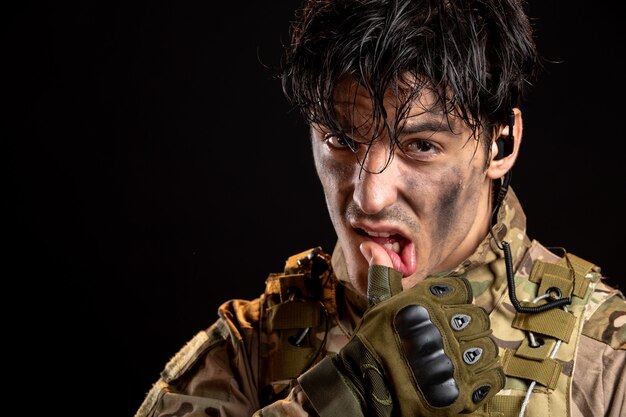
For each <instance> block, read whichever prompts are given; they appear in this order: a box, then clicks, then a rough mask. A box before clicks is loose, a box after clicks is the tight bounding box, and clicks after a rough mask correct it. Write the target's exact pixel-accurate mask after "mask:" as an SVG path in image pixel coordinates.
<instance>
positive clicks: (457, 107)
mask: <svg viewBox="0 0 626 417" xmlns="http://www.w3.org/2000/svg"><path fill="white" fill-rule="evenodd" d="M523 7H524V4H523V3H522V2H521V0H309V1H306V2H305V3H304V6H303V7H302V8H301V9H300V10H299V11H298V12H297V14H296V19H295V21H294V22H293V23H292V27H291V43H290V44H289V45H287V47H286V50H285V59H284V62H283V67H282V81H283V89H284V91H285V94H286V95H287V97H288V98H289V100H290V101H291V103H293V104H294V105H295V106H296V107H298V108H299V109H300V110H301V111H302V114H303V115H304V117H305V118H306V120H307V121H308V122H309V123H319V124H321V125H324V126H327V127H329V128H330V129H339V127H340V126H341V123H340V121H339V118H338V117H337V114H336V112H335V107H334V105H333V93H334V92H335V89H336V88H337V86H338V85H339V84H340V83H341V81H343V80H345V79H347V78H351V79H353V80H354V81H356V82H358V83H359V84H360V85H361V86H363V87H364V88H365V89H366V90H367V92H368V93H369V95H370V97H371V99H372V108H373V114H372V123H373V126H374V127H375V129H374V130H375V131H377V129H380V128H384V129H387V131H388V132H390V133H392V134H393V136H392V137H393V138H394V140H395V139H396V136H395V133H394V132H395V131H396V129H397V128H398V126H400V124H401V123H402V120H403V119H404V118H405V117H406V112H407V111H408V107H409V104H410V103H411V102H412V101H413V100H414V99H415V98H416V97H418V96H419V95H420V94H421V92H422V91H423V90H424V89H430V90H431V91H432V92H433V93H434V94H435V97H436V99H437V102H436V104H435V106H436V109H437V111H443V112H444V113H445V114H446V115H450V114H454V115H456V116H458V117H460V118H461V119H462V120H463V121H464V122H465V123H466V124H467V125H468V126H469V127H470V128H471V129H472V131H473V133H474V135H473V137H474V138H478V137H479V135H478V133H479V132H485V133H487V135H483V136H486V137H487V138H491V134H492V133H493V129H495V128H496V127H497V126H498V125H499V124H502V123H505V121H506V116H507V114H508V112H509V110H510V108H511V107H515V106H518V105H519V104H520V101H521V100H522V99H523V97H524V94H525V90H526V89H527V87H528V86H529V85H530V84H531V82H532V81H533V79H534V77H535V73H536V69H537V67H538V65H537V64H538V62H539V59H538V54H537V50H536V47H535V43H534V40H533V35H532V30H531V25H530V23H529V20H528V18H527V16H526V14H525V13H524V9H523ZM390 88H391V89H393V90H394V91H395V92H396V93H397V96H398V97H399V99H400V106H399V110H398V111H397V113H396V117H395V118H394V120H388V118H387V115H386V112H385V109H384V107H383V98H384V97H385V92H386V91H387V90H388V89H390ZM376 128H377V129H376ZM374 139H375V136H374V137H372V140H374ZM391 142H394V141H391ZM483 142H484V143H485V146H486V147H487V149H490V147H489V145H490V143H489V141H488V140H484V141H483Z"/></svg>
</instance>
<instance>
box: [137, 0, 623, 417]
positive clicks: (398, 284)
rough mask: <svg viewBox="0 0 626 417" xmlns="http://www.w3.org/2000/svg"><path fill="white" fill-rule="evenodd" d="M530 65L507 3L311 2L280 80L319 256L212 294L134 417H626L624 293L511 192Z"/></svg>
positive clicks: (529, 44) (302, 256)
mask: <svg viewBox="0 0 626 417" xmlns="http://www.w3.org/2000/svg"><path fill="white" fill-rule="evenodd" d="M537 62H538V56H537V52H536V49H535V45H534V43H533V39H532V33H531V28H530V25H529V22H528V19H527V17H526V16H525V14H524V12H523V9H522V5H521V4H520V3H519V2H518V1H517V0H506V1H495V0H493V1H468V0H452V1H435V0H431V1H429V0H425V1H408V0H406V1H392V0H387V1H385V0H377V1H376V0H365V1H363V0H358V1H357V0H354V1H348V0H345V1H339V0H335V1H332V0H326V1H319V0H317V1H316V0H312V1H308V2H307V3H306V4H305V7H304V8H303V9H302V10H301V11H300V13H299V14H298V17H297V20H296V22H295V23H294V26H293V30H292V40H291V44H290V45H289V46H288V47H287V55H286V62H285V68H284V73H283V81H284V87H285V91H286V92H287V94H288V96H289V98H290V99H291V100H292V102H293V103H294V104H295V105H296V106H298V107H299V108H300V109H301V110H302V114H303V115H304V117H305V118H306V120H307V121H308V122H309V124H310V132H311V146H312V150H313V157H314V161H315V166H316V168H317V173H318V176H319V178H320V181H321V183H322V186H323V190H324V194H325V198H326V202H327V206H328V210H329V213H330V217H331V220H332V222H333V226H334V228H335V230H336V232H337V237H338V242H337V246H336V247H335V248H334V251H333V253H332V259H331V256H330V255H328V254H326V253H325V252H324V251H322V250H321V249H320V248H314V249H312V250H309V251H304V252H302V253H298V254H296V255H294V256H292V257H290V258H289V259H288V260H287V262H286V265H285V271H284V272H283V273H276V274H270V275H269V277H268V279H267V282H266V284H267V287H266V291H265V293H264V294H263V295H262V296H261V297H260V298H258V299H256V300H253V301H250V302H247V301H241V300H232V301H229V302H227V303H225V304H223V305H222V306H221V307H220V310H219V315H220V318H219V319H218V321H217V322H216V323H215V324H213V325H212V326H211V327H210V328H209V329H207V330H206V331H202V332H200V333H199V334H198V335H196V337H195V338H193V339H192V340H191V341H190V342H189V343H188V344H187V345H186V346H185V347H184V348H183V349H182V350H181V351H180V352H179V353H178V354H177V355H176V356H175V357H174V358H173V359H172V360H171V361H170V363H168V364H167V366H166V368H165V370H164V371H163V373H162V377H161V379H160V380H159V381H157V383H156V384H155V385H154V387H153V388H152V390H151V391H150V393H149V394H148V395H147V397H146V399H145V401H144V403H143V404H142V406H141V408H140V409H139V411H138V412H137V416H202V415H205V416H250V415H253V414H254V415H255V416H307V415H320V416H323V417H325V416H342V415H357V416H358V415H363V416H366V415H367V416H370V415H374V416H378V415H381V416H382V415H385V416H389V415H402V416H409V415H411V416H414V415H456V414H460V413H462V414H470V413H472V414H473V415H480V416H496V415H498V416H518V415H527V416H539V415H541V416H544V415H554V416H569V415H571V416H583V415H584V416H589V415H594V416H596V415H607V416H619V415H623V414H624V412H625V411H626V404H625V399H624V396H625V389H626V382H625V381H624V378H623V376H622V375H623V372H624V367H625V363H626V351H625V345H626V330H625V326H624V321H625V318H626V303H625V302H624V297H623V295H622V294H621V293H620V292H619V291H617V290H615V289H613V288H611V287H609V286H607V285H606V284H604V283H603V282H602V277H601V275H600V271H599V268H598V267H597V266H595V265H594V264H593V263H591V262H588V261H586V260H584V259H581V258H579V257H577V256H575V255H573V254H569V253H567V252H566V251H564V250H554V251H550V250H548V249H547V248H545V247H544V246H542V245H541V244H540V243H539V242H537V241H534V240H531V239H530V238H529V237H528V236H527V235H526V233H525V216H524V213H523V211H522V209H521V206H520V204H519V202H518V200H517V198H516V196H515V194H514V192H513V190H512V189H510V188H509V183H510V180H511V170H512V167H513V165H514V163H515V160H516V158H517V156H518V154H519V149H520V146H521V139H522V131H523V118H522V111H521V110H520V108H519V106H520V104H521V101H522V99H523V96H524V93H525V89H526V87H527V86H528V85H529V84H530V82H531V81H532V79H533V77H534V71H535V68H536V65H537Z"/></svg>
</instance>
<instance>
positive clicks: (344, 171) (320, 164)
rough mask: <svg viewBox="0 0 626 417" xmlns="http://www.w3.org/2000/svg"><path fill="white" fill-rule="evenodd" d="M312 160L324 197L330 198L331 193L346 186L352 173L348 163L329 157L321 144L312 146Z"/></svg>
mask: <svg viewBox="0 0 626 417" xmlns="http://www.w3.org/2000/svg"><path fill="white" fill-rule="evenodd" d="M313 160H314V162H315V170H316V171H317V176H318V178H319V179H320V182H321V183H322V187H323V188H324V192H325V194H326V198H331V196H332V195H333V194H335V193H338V192H340V191H341V190H342V189H344V188H346V187H347V185H348V184H349V179H350V178H351V175H352V167H351V165H350V164H348V163H346V162H345V161H341V160H338V159H335V158H331V157H330V156H329V155H328V154H327V153H326V152H325V150H324V149H323V145H321V146H320V145H317V146H314V147H313Z"/></svg>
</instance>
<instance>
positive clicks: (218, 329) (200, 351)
mask: <svg viewBox="0 0 626 417" xmlns="http://www.w3.org/2000/svg"><path fill="white" fill-rule="evenodd" d="M258 305H259V299H258V298H257V299H254V300H251V301H248V300H229V301H227V302H225V303H223V304H222V305H221V306H220V307H219V309H218V315H219V318H218V319H217V320H216V321H215V322H214V323H213V324H212V325H211V326H210V327H209V328H207V329H205V330H202V331H200V332H198V333H197V334H196V335H195V336H194V337H193V338H192V339H191V340H189V341H188V342H187V343H186V344H185V345H184V346H183V347H182V348H181V349H180V350H179V351H178V352H177V353H176V354H175V355H174V356H173V357H172V358H171V359H170V361H169V362H168V363H167V364H166V365H165V368H164V370H163V372H162V373H161V377H162V378H163V380H165V381H167V382H169V381H173V380H175V379H178V378H179V377H180V376H181V375H182V374H184V373H186V372H187V371H188V370H189V369H190V368H191V367H192V366H193V365H194V364H195V363H196V362H197V361H198V359H199V358H201V357H202V356H204V355H205V354H206V353H207V352H209V351H212V350H215V349H219V348H220V347H221V348H229V349H228V350H231V349H232V348H233V347H234V346H237V345H238V344H240V343H242V342H244V341H245V340H246V339H247V338H248V337H249V336H250V334H249V333H250V329H254V328H256V322H257V321H258V317H259V315H258Z"/></svg>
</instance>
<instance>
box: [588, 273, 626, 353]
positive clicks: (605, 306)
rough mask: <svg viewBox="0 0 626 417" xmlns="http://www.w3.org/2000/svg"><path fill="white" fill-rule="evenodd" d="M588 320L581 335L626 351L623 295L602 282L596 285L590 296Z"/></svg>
mask: <svg viewBox="0 0 626 417" xmlns="http://www.w3.org/2000/svg"><path fill="white" fill-rule="evenodd" d="M588 309H591V310H592V312H591V314H590V317H589V319H588V320H587V321H586V322H585V324H584V327H583V334H584V335H585V336H587V337H590V338H592V339H595V340H597V341H599V342H603V343H605V344H607V345H610V346H611V347H612V348H613V349H621V350H624V349H626V301H625V300H624V294H623V293H622V292H621V291H620V290H618V289H616V288H613V287H611V286H609V285H607V284H606V283H604V282H600V283H598V285H597V286H596V287H595V289H594V292H593V294H592V296H591V299H590V302H589V306H588Z"/></svg>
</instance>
